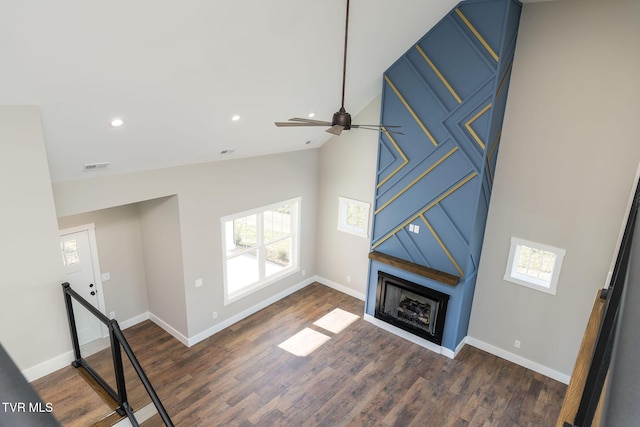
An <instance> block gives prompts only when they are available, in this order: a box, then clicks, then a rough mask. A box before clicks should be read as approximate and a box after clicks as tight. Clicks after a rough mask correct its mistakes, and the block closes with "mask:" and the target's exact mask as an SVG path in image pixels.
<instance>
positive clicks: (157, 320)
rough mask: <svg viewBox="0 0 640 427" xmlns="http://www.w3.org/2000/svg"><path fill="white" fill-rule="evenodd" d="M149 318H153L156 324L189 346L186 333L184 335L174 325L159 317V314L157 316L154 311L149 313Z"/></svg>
mask: <svg viewBox="0 0 640 427" xmlns="http://www.w3.org/2000/svg"><path fill="white" fill-rule="evenodd" d="M149 320H151V321H152V322H153V323H155V324H156V325H158V326H160V327H161V328H162V329H164V330H165V332H167V333H168V334H169V335H171V336H173V337H174V338H175V339H177V340H178V341H180V342H181V343H182V344H184V345H186V346H187V347H189V339H188V338H187V337H185V336H184V335H182V334H181V333H180V332H179V331H178V330H177V329H175V328H174V327H173V326H171V325H169V324H168V323H167V322H165V321H164V320H162V319H161V318H159V317H158V316H156V315H155V314H153V313H149Z"/></svg>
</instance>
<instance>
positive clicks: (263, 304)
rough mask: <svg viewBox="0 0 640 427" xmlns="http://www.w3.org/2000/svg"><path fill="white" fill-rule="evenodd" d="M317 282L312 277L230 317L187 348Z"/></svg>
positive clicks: (195, 339)
mask: <svg viewBox="0 0 640 427" xmlns="http://www.w3.org/2000/svg"><path fill="white" fill-rule="evenodd" d="M316 280H317V277H316V276H313V277H310V278H308V279H306V280H303V281H302V282H300V283H298V284H296V285H294V286H292V287H290V288H288V289H285V290H284V291H282V292H280V293H278V294H276V295H273V296H272V297H270V298H267V299H266V300H264V301H262V302H260V303H259V304H256V305H254V306H252V307H249V308H247V309H246V310H244V311H241V312H240V313H238V314H236V315H234V316H231V317H229V318H228V319H225V320H223V321H222V322H220V323H217V324H215V325H213V326H212V327H210V328H209V329H207V330H204V331H202V332H200V333H199V334H196V335H194V336H192V337H190V338H189V339H188V340H187V343H184V344H185V345H186V346H187V347H191V346H192V345H195V344H198V343H199V342H201V341H204V340H206V339H207V338H209V337H210V336H212V335H214V334H216V333H218V332H220V331H221V330H223V329H225V328H228V327H229V326H231V325H233V324H234V323H237V322H239V321H241V320H242V319H245V318H247V317H249V316H251V315H252V314H254V313H257V312H258V311H260V310H262V309H263V308H265V307H267V306H269V305H271V304H273V303H275V302H276V301H279V300H281V299H282V298H284V297H287V296H289V295H291V294H292V293H294V292H297V291H299V290H300V289H302V288H304V287H306V286H308V285H310V284H312V283H313V282H315V281H316Z"/></svg>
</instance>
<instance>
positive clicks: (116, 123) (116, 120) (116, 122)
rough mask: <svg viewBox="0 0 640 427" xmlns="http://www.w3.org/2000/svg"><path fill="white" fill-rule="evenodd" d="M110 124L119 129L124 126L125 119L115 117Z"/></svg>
mask: <svg viewBox="0 0 640 427" xmlns="http://www.w3.org/2000/svg"><path fill="white" fill-rule="evenodd" d="M109 124H110V125H111V127H114V128H119V127H120V126H122V125H123V124H124V117H115V118H113V119H111V121H110V122H109Z"/></svg>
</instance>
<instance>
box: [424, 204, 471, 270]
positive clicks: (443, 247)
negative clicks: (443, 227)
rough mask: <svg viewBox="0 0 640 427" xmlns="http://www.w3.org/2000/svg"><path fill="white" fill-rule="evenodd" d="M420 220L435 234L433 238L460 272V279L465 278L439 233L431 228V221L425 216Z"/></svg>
mask: <svg viewBox="0 0 640 427" xmlns="http://www.w3.org/2000/svg"><path fill="white" fill-rule="evenodd" d="M420 218H422V220H423V221H424V223H425V224H426V225H427V227H429V231H431V234H433V237H434V238H435V239H436V241H437V242H438V244H439V245H440V247H441V248H442V250H443V251H444V253H445V254H446V255H447V258H449V261H451V264H453V266H454V267H455V268H456V270H458V273H459V274H460V277H464V272H463V271H462V269H461V268H460V266H459V265H458V263H457V262H456V260H455V259H454V258H453V256H452V255H451V252H449V250H448V249H447V247H446V246H445V245H444V242H443V241H442V239H440V236H438V233H436V230H434V229H433V227H432V226H431V224H429V221H427V218H425V216H424V215H420Z"/></svg>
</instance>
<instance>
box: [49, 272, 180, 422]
mask: <svg viewBox="0 0 640 427" xmlns="http://www.w3.org/2000/svg"><path fill="white" fill-rule="evenodd" d="M62 292H63V294H64V301H65V305H66V307H67V317H68V319H69V330H70V332H71V341H72V343H73V353H74V361H73V362H72V363H71V364H72V366H73V367H75V368H82V369H84V370H85V371H86V372H87V373H88V374H89V375H90V376H91V377H92V378H93V380H95V382H96V383H97V384H98V385H99V386H100V387H101V388H102V389H103V391H104V392H106V393H107V394H108V395H109V396H110V397H111V398H112V399H113V400H114V401H115V402H117V404H118V407H117V408H116V411H117V412H118V414H120V416H125V415H126V416H127V417H128V418H129V421H130V422H131V424H132V425H133V426H134V427H135V426H139V424H138V421H137V420H136V418H135V416H134V414H133V409H132V408H131V405H130V404H129V400H128V398H127V386H126V381H125V375H124V366H123V363H122V352H121V349H122V350H124V352H125V354H126V355H127V357H128V358H129V361H130V362H131V365H132V366H133V369H134V370H135V371H136V373H137V374H138V378H140V381H141V382H142V385H143V386H144V388H145V390H146V391H147V394H148V395H149V397H150V398H151V401H152V402H153V404H154V405H155V407H156V409H157V410H158V415H160V417H161V418H162V421H163V422H164V424H165V425H166V426H170V427H173V422H171V419H170V418H169V415H168V414H167V411H166V410H165V408H164V406H163V405H162V402H161V401H160V398H159V397H158V394H157V393H156V391H155V390H154V388H153V386H152V385H151V382H150V381H149V378H148V377H147V375H146V374H145V372H144V370H143V369H142V366H141V365H140V362H139V361H138V358H137V357H136V355H135V354H134V352H133V349H132V348H131V346H130V345H129V343H128V342H127V339H126V338H125V336H124V334H123V333H122V330H121V329H120V326H119V325H118V322H117V321H116V320H115V319H109V318H108V317H107V316H105V315H104V314H102V313H101V312H100V311H99V310H97V309H96V308H95V307H94V306H93V305H91V303H89V302H88V301H87V300H85V299H84V298H83V297H81V296H80V295H79V294H78V293H77V292H76V291H74V290H73V289H71V285H70V284H69V283H67V282H65V283H63V284H62ZM73 300H75V301H76V302H77V303H78V304H81V305H82V306H83V307H84V308H85V309H87V310H88V312H89V313H90V314H91V315H92V316H94V317H96V318H97V319H98V320H99V321H100V322H102V323H103V324H104V325H105V326H106V327H107V328H108V329H109V338H110V341H111V355H112V359H113V369H114V374H115V381H116V389H117V390H114V389H113V387H111V385H109V383H108V382H107V381H105V380H104V378H103V377H102V376H100V374H98V372H97V371H96V370H95V369H93V368H92V367H91V365H90V364H89V363H88V362H87V361H86V360H85V359H84V358H83V357H82V354H81V351H80V342H79V340H78V330H77V328H76V320H75V312H74V309H73Z"/></svg>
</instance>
